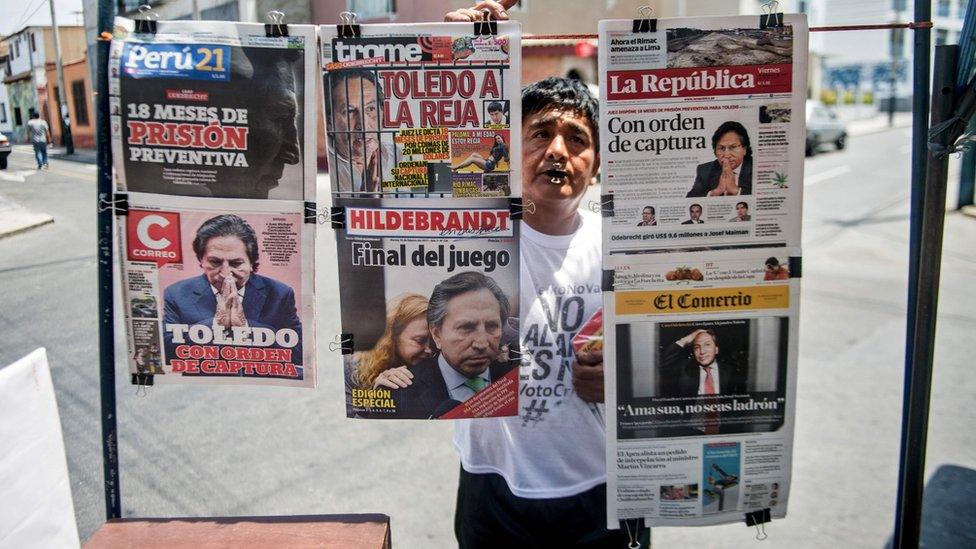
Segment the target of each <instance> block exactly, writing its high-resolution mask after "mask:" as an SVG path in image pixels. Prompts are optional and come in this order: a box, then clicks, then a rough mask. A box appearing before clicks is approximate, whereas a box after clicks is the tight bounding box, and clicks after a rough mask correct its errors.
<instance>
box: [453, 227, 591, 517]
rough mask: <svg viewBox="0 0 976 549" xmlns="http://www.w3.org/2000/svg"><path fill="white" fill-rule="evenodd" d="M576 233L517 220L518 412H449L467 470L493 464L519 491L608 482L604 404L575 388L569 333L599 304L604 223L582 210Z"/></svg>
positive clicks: (551, 493)
mask: <svg viewBox="0 0 976 549" xmlns="http://www.w3.org/2000/svg"><path fill="white" fill-rule="evenodd" d="M580 216H581V222H580V226H579V228H578V229H577V230H576V232H575V233H573V234H570V235H565V236H550V235H545V234H542V233H540V232H538V231H535V230H533V229H532V228H531V227H529V226H528V225H526V224H524V223H523V224H522V227H521V229H522V236H521V240H520V244H521V253H520V262H521V263H520V271H519V272H520V276H521V296H520V297H521V300H520V301H521V307H522V308H521V314H520V315H519V316H520V317H521V318H520V329H519V331H520V333H521V337H522V351H523V354H524V355H525V356H526V357H527V356H528V354H527V353H525V352H526V351H529V352H531V356H532V359H531V361H529V360H525V359H523V362H522V366H521V370H520V373H521V380H520V388H519V389H520V394H519V417H509V418H491V419H472V420H464V421H455V430H454V445H455V446H456V447H457V449H458V452H459V453H460V454H461V465H462V466H463V467H464V469H465V470H466V471H468V472H470V473H498V474H500V475H501V476H502V477H504V478H505V481H506V482H507V483H508V487H509V488H510V489H511V490H512V492H513V493H514V494H515V495H517V496H519V497H524V498H559V497H566V496H572V495H575V494H578V493H580V492H585V491H586V490H589V489H590V488H593V487H594V486H596V485H598V484H601V483H603V482H606V475H607V470H606V469H607V468H606V457H605V445H606V433H605V432H604V422H603V405H602V404H590V403H586V402H584V401H583V400H581V399H580V398H579V397H578V396H576V394H575V392H574V391H573V372H572V364H573V354H574V353H573V347H572V339H573V336H575V335H576V333H577V332H579V330H580V328H581V327H582V326H583V324H585V323H586V321H587V320H589V319H590V317H591V316H593V314H594V313H595V312H596V311H597V309H599V308H600V307H601V306H602V298H601V296H600V280H601V276H600V275H601V268H602V267H601V257H600V225H601V220H600V217H599V216H598V215H597V214H594V213H592V212H585V211H580Z"/></svg>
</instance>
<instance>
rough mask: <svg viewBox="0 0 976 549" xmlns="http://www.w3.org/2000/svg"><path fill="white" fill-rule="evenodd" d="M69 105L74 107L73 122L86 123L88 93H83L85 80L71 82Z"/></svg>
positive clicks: (78, 124)
mask: <svg viewBox="0 0 976 549" xmlns="http://www.w3.org/2000/svg"><path fill="white" fill-rule="evenodd" d="M71 105H72V106H73V107H74V108H75V119H74V124H75V125H76V126H87V125H88V95H87V94H86V93H85V81H84V80H75V81H74V82H72V83H71Z"/></svg>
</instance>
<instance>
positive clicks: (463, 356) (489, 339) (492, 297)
mask: <svg viewBox="0 0 976 549" xmlns="http://www.w3.org/2000/svg"><path fill="white" fill-rule="evenodd" d="M509 314H510V305H509V303H508V298H507V297H506V296H505V293H504V292H503V291H502V289H501V288H500V287H499V286H498V283H496V282H495V281H494V280H493V279H491V278H489V277H487V276H485V275H484V274H481V273H478V272H463V273H458V274H456V275H454V276H452V277H450V278H448V279H446V280H443V281H441V282H440V283H439V284H437V286H435V287H434V291H433V292H432V293H431V296H430V302H429V303H428V308H427V326H428V328H429V329H430V335H431V337H432V338H433V340H434V344H435V345H436V346H437V349H438V352H437V353H436V354H435V355H434V356H433V357H431V358H428V359H426V360H424V361H423V362H421V363H419V364H417V365H416V366H412V367H411V368H410V371H411V373H412V374H413V376H414V377H413V383H412V384H410V385H409V386H407V387H404V388H402V389H396V390H394V391H393V399H394V402H396V407H397V417H400V418H421V419H426V418H430V417H439V416H440V415H443V414H444V413H445V412H448V411H450V410H451V409H452V408H454V407H455V406H457V405H458V404H460V403H462V402H464V401H466V400H468V399H469V398H471V397H472V396H474V395H475V394H476V393H478V392H479V391H481V390H483V389H484V388H485V387H487V386H488V385H489V384H490V383H492V382H494V381H496V380H498V379H500V378H501V377H502V376H504V375H505V374H506V373H508V372H509V371H511V370H512V369H513V368H514V367H515V366H516V365H517V364H518V362H519V361H518V360H514V361H512V360H502V361H499V350H500V349H502V334H503V330H504V327H505V325H506V323H507V321H508V317H509Z"/></svg>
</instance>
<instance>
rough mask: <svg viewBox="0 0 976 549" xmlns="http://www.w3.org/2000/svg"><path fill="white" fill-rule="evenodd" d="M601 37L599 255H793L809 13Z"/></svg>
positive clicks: (618, 25)
mask: <svg viewBox="0 0 976 549" xmlns="http://www.w3.org/2000/svg"><path fill="white" fill-rule="evenodd" d="M599 30H600V40H599V43H600V52H599V54H600V67H601V69H600V92H601V97H602V101H601V103H600V141H601V144H600V148H601V151H600V152H601V173H602V182H603V185H604V193H608V194H610V195H612V196H611V197H606V198H605V201H607V202H609V203H610V207H609V208H604V211H607V212H609V211H612V215H610V216H609V217H607V219H605V223H604V251H605V253H613V252H617V251H624V250H645V249H651V248H653V249H696V248H704V247H710V248H714V247H722V246H756V245H764V246H799V245H800V224H801V219H800V208H801V200H802V178H803V158H804V151H805V129H804V128H805V126H804V124H805V114H804V112H805V111H804V108H805V107H804V105H805V101H806V91H807V86H806V81H807V59H806V57H807V53H806V52H807V25H806V19H805V16H802V15H800V16H793V15H787V16H785V25H784V26H782V27H770V28H765V29H760V28H759V17H757V16H742V17H701V18H677V19H659V20H658V25H657V30H656V32H644V33H634V32H632V30H633V25H632V21H631V20H622V21H601V22H600V25H599Z"/></svg>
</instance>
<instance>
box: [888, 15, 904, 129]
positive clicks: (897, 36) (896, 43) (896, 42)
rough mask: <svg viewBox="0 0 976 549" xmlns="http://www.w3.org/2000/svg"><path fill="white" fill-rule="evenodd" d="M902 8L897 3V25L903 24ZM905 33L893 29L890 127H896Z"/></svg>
mask: <svg viewBox="0 0 976 549" xmlns="http://www.w3.org/2000/svg"><path fill="white" fill-rule="evenodd" d="M900 7H901V6H899V5H898V3H897V2H896V3H895V23H900V22H901V10H900V9H899V8H900ZM904 33H905V31H904V30H903V29H891V52H890V53H891V67H890V68H889V69H888V71H889V74H888V90H889V93H890V95H889V96H888V127H889V128H893V127H894V126H895V101H896V100H897V97H898V93H897V92H898V66H899V64H900V63H899V61H900V58H901V50H902V47H903V45H904V43H905V34H904Z"/></svg>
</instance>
